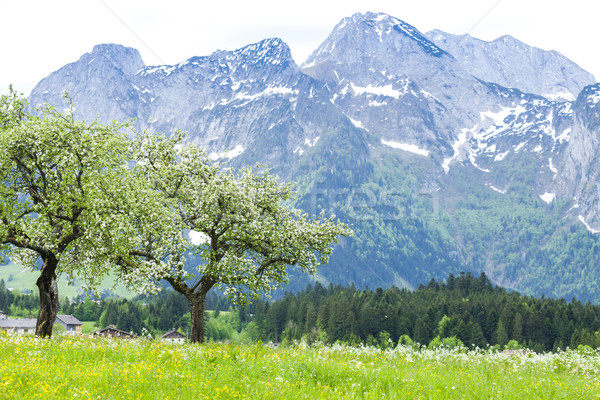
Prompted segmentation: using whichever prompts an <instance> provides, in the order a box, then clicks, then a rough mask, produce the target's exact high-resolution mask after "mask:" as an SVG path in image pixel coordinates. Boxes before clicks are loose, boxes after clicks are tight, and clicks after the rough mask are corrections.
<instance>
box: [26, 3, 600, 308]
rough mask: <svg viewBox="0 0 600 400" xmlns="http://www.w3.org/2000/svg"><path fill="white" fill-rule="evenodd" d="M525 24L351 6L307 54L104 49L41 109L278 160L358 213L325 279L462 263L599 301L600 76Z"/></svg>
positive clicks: (404, 276)
mask: <svg viewBox="0 0 600 400" xmlns="http://www.w3.org/2000/svg"><path fill="white" fill-rule="evenodd" d="M595 82H596V81H595V78H594V77H593V76H592V75H591V74H589V73H587V72H586V71H584V70H582V69H581V68H580V67H578V66H577V65H576V64H575V63H574V62H572V61H570V60H568V59H567V58H565V57H564V56H562V55H561V54H560V53H558V52H556V51H545V50H541V49H538V48H534V47H531V46H529V45H527V44H525V43H523V42H520V41H519V40H517V39H515V38H512V37H510V36H504V37H501V38H498V39H496V40H494V41H492V42H486V41H482V40H479V39H476V38H474V37H470V36H468V35H462V36H456V35H451V34H448V33H445V32H441V31H437V30H436V31H432V32H428V33H421V32H419V30H418V29H417V28H415V27H413V26H411V25H409V24H408V23H406V22H404V21H401V20H399V19H397V18H394V17H392V16H389V15H386V14H381V13H379V14H375V13H366V14H355V15H353V16H352V17H348V18H344V19H343V20H342V21H341V22H340V23H339V24H338V25H337V26H336V27H335V28H334V29H333V31H332V33H331V34H330V35H329V37H328V38H327V39H326V40H325V41H324V42H323V43H322V44H321V45H320V46H319V47H318V48H317V49H316V50H315V51H314V52H313V53H312V55H310V57H309V58H308V59H307V61H306V62H305V63H304V64H303V65H300V66H299V65H297V64H296V63H295V62H294V60H293V59H292V57H291V53H290V49H289V48H288V46H287V45H286V44H285V43H284V42H283V41H282V40H280V39H276V38H274V39H266V40H263V41H261V42H259V43H254V44H250V45H248V46H246V47H243V48H241V49H238V50H235V51H216V52H214V53H213V54H211V55H209V56H203V57H193V58H190V59H189V60H187V61H184V62H182V63H180V64H177V65H162V66H146V65H145V64H144V62H143V60H142V59H141V57H140V55H139V53H138V51H137V50H135V49H131V48H126V47H123V46H121V45H115V44H103V45H98V46H96V47H94V49H93V50H92V51H91V52H90V53H88V54H84V55H83V56H82V57H81V58H80V59H79V60H78V61H76V62H74V63H71V64H68V65H66V66H64V67H63V68H61V69H60V70H58V71H56V72H54V73H52V74H51V75H49V76H48V77H46V78H45V79H43V80H42V81H41V82H39V84H38V85H37V86H36V87H35V88H34V90H33V91H32V93H31V95H30V96H29V101H30V104H31V106H32V107H37V106H40V105H42V104H45V103H49V104H51V105H53V106H55V107H57V108H59V109H63V108H64V107H65V101H64V99H63V97H62V96H63V93H64V92H65V91H67V92H68V93H69V96H70V98H71V99H72V101H73V103H74V104H75V107H76V110H75V116H76V117H77V118H83V119H86V120H88V121H90V120H93V119H95V118H96V117H99V118H100V119H101V120H103V121H105V122H107V121H110V120H118V121H129V120H132V119H135V125H136V128H137V129H139V130H142V129H148V130H152V131H156V132H163V133H165V134H170V133H172V132H173V131H174V130H183V131H186V132H188V139H189V140H190V141H191V142H193V143H194V144H196V145H198V146H202V147H204V148H206V150H207V152H208V153H209V154H210V156H211V158H213V159H214V160H216V161H219V162H221V163H222V165H223V166H224V167H233V168H238V167H241V166H244V165H248V164H256V163H261V164H267V165H268V166H269V167H270V168H271V170H272V171H273V172H275V173H277V174H278V175H279V176H280V177H281V179H282V180H283V181H290V180H291V181H294V182H296V189H297V191H298V197H297V200H296V206H297V207H300V208H302V209H304V210H305V211H307V212H308V213H309V214H311V215H318V214H319V213H320V211H321V210H325V212H326V213H327V214H331V213H333V214H335V215H336V216H337V217H338V218H340V219H341V220H343V221H345V222H348V223H350V224H351V226H352V228H353V229H354V231H355V235H354V236H353V237H351V238H347V239H345V240H343V241H342V242H340V243H339V244H338V245H337V246H336V249H335V251H334V254H333V256H332V258H331V260H330V263H329V264H328V265H326V266H323V267H321V269H320V272H319V275H318V276H316V277H315V278H310V277H306V276H302V275H300V274H292V277H291V279H290V284H289V286H288V288H287V289H289V290H294V291H296V290H299V289H304V288H305V286H306V284H307V283H309V282H310V281H311V280H313V279H317V280H319V281H320V282H322V283H334V284H337V283H340V284H350V283H354V284H355V285H356V286H358V287H361V288H362V287H365V286H368V287H371V288H374V287H380V286H383V287H388V286H391V285H396V286H398V287H408V288H414V287H416V286H418V285H419V284H420V283H426V282H427V281H429V280H430V279H431V278H435V279H442V278H445V277H447V276H448V274H449V273H454V274H457V273H460V272H461V271H465V272H473V273H477V274H478V273H480V272H482V271H485V272H486V274H487V276H488V277H489V278H490V279H491V280H492V281H493V282H494V283H496V284H499V285H502V286H505V287H508V288H512V289H515V290H518V291H520V292H523V293H525V294H530V295H536V296H539V295H546V296H553V297H565V298H567V299H570V298H571V297H572V296H575V297H577V298H578V299H580V300H584V301H585V300H590V301H593V302H600V240H599V239H598V235H597V234H596V233H598V232H599V231H600V186H598V182H599V180H600V162H599V161H600V159H599V157H600V84H597V83H595Z"/></svg>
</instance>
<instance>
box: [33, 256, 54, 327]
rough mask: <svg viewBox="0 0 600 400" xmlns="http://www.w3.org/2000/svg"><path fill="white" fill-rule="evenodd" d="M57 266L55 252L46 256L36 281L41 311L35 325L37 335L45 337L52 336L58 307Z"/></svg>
mask: <svg viewBox="0 0 600 400" xmlns="http://www.w3.org/2000/svg"><path fill="white" fill-rule="evenodd" d="M57 266H58V260H57V259H56V257H55V256H54V255H53V254H51V255H49V256H47V257H45V258H44V265H43V266H42V270H41V273H40V277H39V278H38V279H37V282H36V284H37V287H38V289H39V292H40V311H39V313H38V318H37V323H36V326H35V335H36V336H39V337H43V338H49V337H51V336H52V327H53V326H54V320H55V319H56V312H57V309H58V285H57V284H56V267H57Z"/></svg>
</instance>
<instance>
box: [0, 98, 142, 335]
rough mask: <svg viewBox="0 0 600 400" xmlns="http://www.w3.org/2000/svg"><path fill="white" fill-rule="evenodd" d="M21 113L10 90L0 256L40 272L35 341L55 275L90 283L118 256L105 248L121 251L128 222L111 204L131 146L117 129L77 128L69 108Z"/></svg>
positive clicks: (48, 319) (0, 142) (4, 126)
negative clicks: (64, 274) (119, 249)
mask: <svg viewBox="0 0 600 400" xmlns="http://www.w3.org/2000/svg"><path fill="white" fill-rule="evenodd" d="M26 110H27V103H26V101H25V100H24V99H22V98H21V97H20V96H19V95H17V94H16V93H15V92H14V91H13V90H12V88H11V90H10V93H9V94H8V95H4V96H2V97H0V149H2V150H1V152H0V181H1V183H0V251H3V252H4V253H5V254H9V255H10V257H11V258H12V259H13V260H15V261H17V262H20V263H22V264H23V265H24V266H25V267H29V268H31V269H39V277H38V279H37V282H36V284H37V286H38V289H39V294H40V309H39V314H38V319H37V326H36V335H38V336H41V337H50V336H51V335H52V325H53V323H54V319H55V317H56V311H57V305H58V287H57V283H56V277H57V274H59V273H66V274H69V275H74V274H78V275H82V276H84V277H85V278H86V279H87V280H88V282H89V283H90V284H91V285H94V284H96V283H97V282H98V280H99V279H100V278H101V277H102V276H103V275H104V274H105V273H106V272H107V271H108V269H109V268H110V266H111V257H113V254H118V248H116V249H112V248H107V247H106V246H105V245H106V244H111V245H112V244H114V245H117V244H119V245H120V248H127V237H126V236H125V235H118V234H117V233H121V232H125V229H126V228H127V227H128V226H130V225H131V224H130V221H129V220H128V214H127V213H119V212H115V204H119V198H123V196H122V194H121V193H122V188H121V186H122V185H123V182H128V180H129V179H131V177H133V174H132V173H131V169H130V168H129V167H128V166H127V161H128V160H129V159H130V146H129V143H130V142H129V140H128V138H127V136H126V134H125V133H122V132H121V130H122V128H123V125H118V124H111V125H104V124H100V123H98V122H93V123H91V124H86V123H84V122H79V121H76V120H74V119H73V117H72V110H71V111H67V113H66V114H64V115H63V114H61V113H59V112H57V111H56V110H54V109H52V108H45V109H44V110H43V111H42V113H41V115H31V114H29V113H28V112H27V111H26ZM113 235H114V236H115V237H116V239H113V240H111V241H106V240H104V239H103V238H105V237H106V236H113ZM38 260H40V261H41V266H40V263H38Z"/></svg>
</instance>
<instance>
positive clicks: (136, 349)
mask: <svg viewBox="0 0 600 400" xmlns="http://www.w3.org/2000/svg"><path fill="white" fill-rule="evenodd" d="M599 370H600V353H598V352H587V353H585V352H577V351H564V352H560V353H557V354H544V355H533V354H531V355H525V356H505V355H500V354H498V353H493V352H487V351H470V352H459V351H451V350H444V349H438V350H424V349H421V350H417V349H414V348H412V347H405V346H399V347H397V348H394V349H390V350H386V351H382V350H379V349H375V348H369V347H359V348H353V347H345V346H332V347H323V346H313V347H305V346H302V345H299V346H295V347H290V348H272V347H268V346H262V345H260V344H258V345H233V344H214V343H211V344H206V345H201V346H197V345H170V344H165V343H160V342H150V341H146V340H133V341H125V340H121V341H120V340H111V339H85V338H78V337H69V336H60V337H56V338H53V339H51V340H41V339H37V338H34V337H12V336H6V335H1V336H0V398H2V399H40V398H44V399H62V398H64V399H66V398H69V399H73V398H77V399H177V400H182V399H378V400H379V399H419V398H420V399H491V398H495V399H538V398H539V399H561V398H564V399H594V398H600V379H599Z"/></svg>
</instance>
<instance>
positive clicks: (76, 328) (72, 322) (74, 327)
mask: <svg viewBox="0 0 600 400" xmlns="http://www.w3.org/2000/svg"><path fill="white" fill-rule="evenodd" d="M56 324H61V325H62V326H63V327H64V328H65V329H66V331H67V332H69V333H73V334H74V333H81V326H82V323H81V321H79V320H78V319H77V318H75V317H74V316H72V315H57V316H56V320H55V321H54V325H56Z"/></svg>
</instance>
